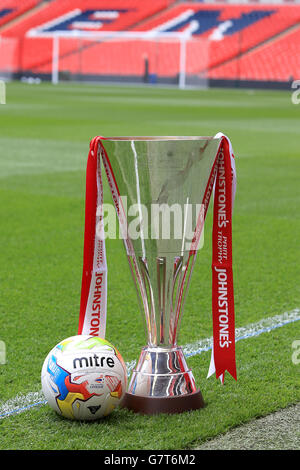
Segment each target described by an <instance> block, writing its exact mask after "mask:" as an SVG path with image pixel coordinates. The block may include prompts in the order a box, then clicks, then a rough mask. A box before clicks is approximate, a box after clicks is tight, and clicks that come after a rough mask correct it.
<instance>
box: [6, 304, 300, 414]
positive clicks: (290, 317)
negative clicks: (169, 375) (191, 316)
mask: <svg viewBox="0 0 300 470" xmlns="http://www.w3.org/2000/svg"><path fill="white" fill-rule="evenodd" d="M299 320H300V309H299V308H296V309H294V310H292V311H290V312H285V313H282V314H281V315H275V316H273V317H269V318H263V319H262V320H260V321H259V322H257V323H250V324H249V325H247V326H245V327H241V328H236V330H235V336H236V338H235V340H236V342H237V341H240V340H242V339H247V338H253V337H254V336H259V335H261V334H262V333H267V332H270V331H273V330H275V329H276V328H281V327H282V326H284V325H288V324H289V323H294V322H296V321H299ZM212 344H213V338H205V339H202V340H200V341H196V342H194V343H191V344H186V345H185V346H184V347H183V351H184V354H185V356H186V357H192V356H197V355H199V354H201V353H203V352H205V351H209V350H210V349H211V348H212ZM135 364H136V362H135V361H131V362H127V363H126V366H127V371H128V375H130V373H131V371H132V369H133V368H134V366H135ZM45 403H47V402H46V400H45V397H44V395H43V392H42V391H41V390H40V391H38V392H30V393H28V394H27V395H24V394H22V393H20V394H18V395H16V396H15V397H14V398H10V399H9V400H7V401H6V402H4V403H1V402H0V419H3V418H7V417H8V416H11V415H13V414H19V413H23V412H24V411H27V410H29V409H30V408H32V407H34V406H38V405H44V404H45Z"/></svg>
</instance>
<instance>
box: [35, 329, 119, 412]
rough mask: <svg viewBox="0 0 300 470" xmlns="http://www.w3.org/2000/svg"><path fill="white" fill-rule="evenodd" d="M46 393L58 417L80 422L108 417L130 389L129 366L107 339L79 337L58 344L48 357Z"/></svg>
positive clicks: (44, 389) (46, 362)
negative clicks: (128, 382)
mask: <svg viewBox="0 0 300 470" xmlns="http://www.w3.org/2000/svg"><path fill="white" fill-rule="evenodd" d="M41 380H42V389H43V393H44V395H45V397H46V399H47V401H48V404H49V405H50V406H51V408H53V409H54V410H55V411H56V412H57V413H58V414H60V415H62V416H64V417H66V418H69V419H76V420H95V419H98V418H102V417H103V416H107V415H108V414H110V413H111V412H112V411H113V409H114V408H115V407H116V406H117V405H118V404H119V403H120V401H121V400H122V398H123V396H124V393H125V391H126V386H127V373H126V365H125V363H124V361H123V358H122V356H121V354H120V353H119V352H118V351H117V349H116V348H115V347H114V346H113V345H112V344H111V343H109V342H108V341H106V340H105V339H102V338H99V337H95V336H89V335H77V336H71V337H70V338H66V339H64V340H63V341H61V342H60V343H58V344H57V345H56V346H55V347H54V348H53V349H52V350H51V351H50V352H49V354H48V356H47V357H46V359H45V361H44V364H43V368H42V374H41Z"/></svg>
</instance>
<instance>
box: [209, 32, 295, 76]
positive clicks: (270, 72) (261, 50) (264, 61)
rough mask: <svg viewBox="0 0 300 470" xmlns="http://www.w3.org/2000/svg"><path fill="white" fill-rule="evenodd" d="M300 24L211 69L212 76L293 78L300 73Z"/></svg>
mask: <svg viewBox="0 0 300 470" xmlns="http://www.w3.org/2000/svg"><path fill="white" fill-rule="evenodd" d="M299 45H300V26H298V27H297V28H296V29H293V30H291V31H289V32H287V33H285V34H282V35H280V36H279V37H276V38H275V39H273V40H272V41H269V42H267V43H265V44H263V45H261V46H259V47H257V48H255V49H253V50H251V51H250V52H249V53H247V54H244V55H243V57H241V58H239V59H234V60H231V61H229V62H227V63H226V64H224V65H220V66H219V67H216V68H215V69H213V70H211V71H210V77H211V78H213V79H229V80H230V79H232V78H239V79H240V80H263V81H287V82H289V81H292V80H293V79H296V78H297V77H299V72H300V56H299Z"/></svg>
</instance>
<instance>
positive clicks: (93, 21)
mask: <svg viewBox="0 0 300 470" xmlns="http://www.w3.org/2000/svg"><path fill="white" fill-rule="evenodd" d="M19 3H21V2H17V1H16V0H15V1H13V0H3V1H2V3H1V5H3V7H2V6H1V8H0V34H1V36H2V38H13V39H14V40H15V41H17V46H16V51H15V54H14V58H13V60H12V59H11V62H12V68H13V70H14V72H15V73H18V74H19V75H20V74H22V73H33V74H42V75H43V76H45V77H49V76H50V74H51V70H52V51H53V38H54V37H55V36H56V35H60V36H65V38H62V37H61V38H60V39H59V70H60V72H61V74H65V76H67V75H68V76H69V77H71V78H72V77H73V76H74V77H78V76H82V77H89V76H91V77H96V76H99V77H102V78H105V77H110V78H112V77H123V78H124V77H129V78H131V79H134V80H141V79H143V77H144V75H145V63H146V61H147V67H148V68H147V72H148V73H149V76H154V75H155V76H156V77H160V78H161V79H164V80H166V81H168V79H170V80H171V79H172V80H174V77H175V78H176V80H177V79H178V75H179V72H180V57H181V56H180V54H181V49H180V42H179V40H178V39H175V38H173V39H170V38H168V39H159V40H157V39H156V40H155V39H153V40H147V41H146V40H144V39H137V38H132V39H130V40H129V39H127V40H126V41H125V40H124V39H123V40H121V39H117V38H115V39H113V40H107V39H101V40H100V39H99V40H96V39H94V40H93V41H92V40H90V39H87V38H86V37H85V36H86V35H91V34H97V33H98V32H105V31H107V32H109V31H111V32H126V31H131V32H132V33H137V34H141V33H149V32H152V34H155V33H157V32H160V33H167V34H174V33H175V34H183V33H185V34H189V35H190V38H191V39H190V40H189V41H188V42H187V43H186V51H185V52H186V59H185V61H186V62H185V64H186V70H185V71H186V74H187V75H190V76H193V75H194V76H204V75H206V76H207V77H208V78H209V79H210V80H236V79H239V80H248V81H249V80H250V81H251V80H252V81H253V80H254V81H268V80H272V81H278V82H280V81H286V82H287V81H289V80H290V79H291V77H292V76H293V77H297V76H300V63H299V60H298V58H297V57H298V55H297V51H296V49H297V48H299V40H300V33H299V28H300V27H299V23H300V5H299V4H297V3H294V4H292V3H288V4H286V3H285V2H283V3H280V2H279V0H278V1H277V2H276V3H261V2H260V3H258V2H251V1H250V0H249V2H248V3H247V2H244V3H231V2H228V3H223V2H222V3H219V2H218V1H216V2H215V3H204V2H197V1H193V2H178V1H171V0H151V1H140V0H126V1H124V0H52V1H48V2H38V1H37V0H24V1H23V2H22V8H21V7H18V8H19V9H16V5H18V4H19ZM14 5H15V7H14ZM37 6H38V8H34V7H37ZM31 8H32V13H31V14H30V12H29V14H27V15H23V16H22V15H21V13H22V12H23V13H24V12H25V11H26V10H30V9H31ZM1 12H2V15H1ZM12 15H13V16H12ZM18 15H21V16H20V17H19V18H20V20H19V21H17V20H16V18H17V17H18ZM12 18H15V20H14V21H11V19H12ZM5 21H6V25H5ZM1 24H2V25H4V27H3V26H2V28H1ZM2 61H3V59H2Z"/></svg>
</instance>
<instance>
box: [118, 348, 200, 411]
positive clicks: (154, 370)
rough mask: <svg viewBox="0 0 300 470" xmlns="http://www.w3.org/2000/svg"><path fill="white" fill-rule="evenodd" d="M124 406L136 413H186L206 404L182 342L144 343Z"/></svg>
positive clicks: (124, 399) (123, 402)
mask: <svg viewBox="0 0 300 470" xmlns="http://www.w3.org/2000/svg"><path fill="white" fill-rule="evenodd" d="M121 406H122V407H124V408H128V409H130V410H132V411H134V412H136V413H143V414H155V413H183V412H184V411H191V410H197V409H199V408H203V407H204V401H203V397H202V394H201V392H200V390H199V389H197V387H196V384H195V379H194V376H193V373H192V371H191V369H189V368H188V366H187V364H186V361H185V357H184V354H183V351H182V348H181V347H180V346H174V347H170V348H167V347H149V346H147V347H144V348H143V349H142V352H141V355H140V359H139V361H138V364H137V367H136V369H134V370H133V373H132V376H131V380H130V384H129V387H128V390H127V393H125V396H124V398H123V401H122V403H121Z"/></svg>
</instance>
